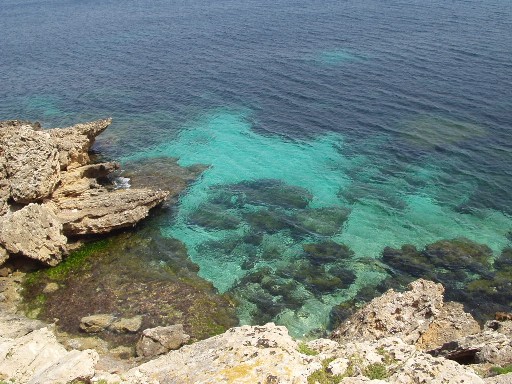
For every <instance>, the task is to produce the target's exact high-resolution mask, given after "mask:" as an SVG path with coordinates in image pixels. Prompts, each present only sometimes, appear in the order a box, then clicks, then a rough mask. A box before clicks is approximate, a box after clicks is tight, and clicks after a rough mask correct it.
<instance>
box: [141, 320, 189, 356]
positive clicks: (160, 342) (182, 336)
mask: <svg viewBox="0 0 512 384" xmlns="http://www.w3.org/2000/svg"><path fill="white" fill-rule="evenodd" d="M189 340H190V336H189V335H187V334H186V333H185V330H184V329H183V324H175V325H170V326H168V327H156V328H149V329H145V330H144V331H143V332H142V335H141V337H140V339H139V341H138V342H137V348H136V350H137V355H138V356H143V357H151V356H157V355H161V354H163V353H167V352H169V351H171V350H174V349H178V348H180V347H181V346H182V345H183V344H185V343H187V342H188V341H189Z"/></svg>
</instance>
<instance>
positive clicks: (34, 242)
mask: <svg viewBox="0 0 512 384" xmlns="http://www.w3.org/2000/svg"><path fill="white" fill-rule="evenodd" d="M62 232H63V228H62V224H61V223H60V222H59V220H58V218H57V216H56V215H55V214H54V212H53V211H52V210H51V209H49V208H48V207H47V206H46V205H40V204H29V205H27V206H25V207H23V208H22V209H20V210H19V211H16V212H14V213H12V214H9V215H4V216H2V217H1V218H0V244H1V245H2V246H3V247H5V249H6V250H7V251H8V252H9V253H11V254H20V255H23V256H26V257H28V258H31V259H34V260H37V261H40V262H42V263H44V264H46V265H57V264H58V263H59V262H60V261H61V260H62V254H64V253H66V252H67V249H66V243H67V238H66V237H65V236H64V235H63V234H62Z"/></svg>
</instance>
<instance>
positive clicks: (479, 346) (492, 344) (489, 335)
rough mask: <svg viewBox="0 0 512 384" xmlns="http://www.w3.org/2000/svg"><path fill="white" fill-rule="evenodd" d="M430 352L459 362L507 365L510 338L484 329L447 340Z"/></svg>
mask: <svg viewBox="0 0 512 384" xmlns="http://www.w3.org/2000/svg"><path fill="white" fill-rule="evenodd" d="M430 353H431V354H432V355H434V356H442V357H445V358H447V359H451V360H455V361H458V362H461V363H492V364H496V365H507V364H511V363H512V339H511V338H510V337H508V336H506V335H504V334H503V333H500V332H497V331H494V330H484V331H483V332H481V333H478V334H475V335H470V336H466V337H462V338H460V339H456V340H453V341H450V342H447V343H445V344H443V345H442V346H441V347H439V348H437V349H434V350H432V351H430Z"/></svg>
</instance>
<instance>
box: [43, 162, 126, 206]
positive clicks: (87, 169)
mask: <svg viewBox="0 0 512 384" xmlns="http://www.w3.org/2000/svg"><path fill="white" fill-rule="evenodd" d="M117 169H119V164H118V163H115V162H110V163H100V164H90V165H84V166H82V167H79V168H74V169H72V170H69V171H66V172H62V173H61V184H60V185H59V187H58V188H57V189H56V190H55V191H54V192H53V195H52V197H53V198H54V199H58V198H62V197H73V196H80V195H81V194H83V193H86V192H88V191H89V190H90V189H95V188H96V189H98V188H101V185H100V184H99V183H98V181H97V180H96V179H98V178H105V177H107V175H108V174H110V173H111V172H114V171H115V170H117Z"/></svg>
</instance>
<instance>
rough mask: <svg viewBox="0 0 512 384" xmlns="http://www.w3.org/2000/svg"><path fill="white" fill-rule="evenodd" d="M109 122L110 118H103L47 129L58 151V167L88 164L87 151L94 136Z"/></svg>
mask: <svg viewBox="0 0 512 384" xmlns="http://www.w3.org/2000/svg"><path fill="white" fill-rule="evenodd" d="M111 123H112V119H103V120H97V121H93V122H90V123H85V124H77V125H74V126H72V127H68V128H56V129H51V130H49V134H50V136H51V138H52V140H53V142H54V143H55V145H56V147H57V149H58V151H59V161H60V168H61V169H62V170H66V169H72V168H77V167H80V166H82V165H86V164H88V163H89V160H90V159H89V154H88V153H89V150H90V149H91V147H92V145H93V144H94V140H95V138H96V136H98V135H99V134H100V133H101V132H103V131H104V130H105V129H107V127H108V126H109V125H110V124H111Z"/></svg>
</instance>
